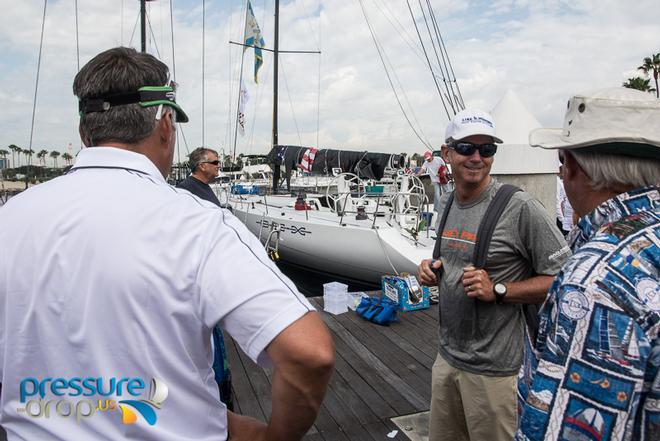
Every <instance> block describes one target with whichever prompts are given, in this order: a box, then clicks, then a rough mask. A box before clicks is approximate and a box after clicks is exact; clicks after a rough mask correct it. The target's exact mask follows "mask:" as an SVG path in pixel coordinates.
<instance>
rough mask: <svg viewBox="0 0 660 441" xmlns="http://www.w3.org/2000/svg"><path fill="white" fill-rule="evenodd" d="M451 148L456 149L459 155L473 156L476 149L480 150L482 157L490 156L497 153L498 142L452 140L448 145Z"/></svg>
mask: <svg viewBox="0 0 660 441" xmlns="http://www.w3.org/2000/svg"><path fill="white" fill-rule="evenodd" d="M448 146H449V148H450V149H452V150H454V151H455V152H456V153H458V154H459V155H463V156H472V154H473V153H474V152H475V150H479V154H480V155H481V157H482V158H490V157H491V156H493V155H494V154H495V153H497V144H493V143H489V144H473V143H471V142H452V143H451V144H449V145H448Z"/></svg>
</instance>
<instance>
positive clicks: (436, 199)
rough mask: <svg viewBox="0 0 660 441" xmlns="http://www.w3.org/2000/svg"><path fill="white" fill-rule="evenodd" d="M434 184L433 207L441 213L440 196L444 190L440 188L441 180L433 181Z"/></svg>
mask: <svg viewBox="0 0 660 441" xmlns="http://www.w3.org/2000/svg"><path fill="white" fill-rule="evenodd" d="M432 184H433V209H434V210H435V212H436V213H438V215H440V196H442V191H441V190H440V183H439V182H432Z"/></svg>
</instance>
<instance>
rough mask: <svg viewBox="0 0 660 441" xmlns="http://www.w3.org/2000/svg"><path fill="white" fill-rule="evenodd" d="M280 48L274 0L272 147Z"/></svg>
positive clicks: (275, 141)
mask: <svg viewBox="0 0 660 441" xmlns="http://www.w3.org/2000/svg"><path fill="white" fill-rule="evenodd" d="M279 47H280V0H275V43H274V44H273V55H274V57H273V141H272V142H273V145H272V147H274V146H276V145H277V76H278V67H279V60H278V58H279Z"/></svg>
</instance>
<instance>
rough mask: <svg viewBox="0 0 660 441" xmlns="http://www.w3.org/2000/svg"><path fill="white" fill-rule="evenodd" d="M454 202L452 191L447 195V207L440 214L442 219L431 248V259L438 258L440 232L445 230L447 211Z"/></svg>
mask: <svg viewBox="0 0 660 441" xmlns="http://www.w3.org/2000/svg"><path fill="white" fill-rule="evenodd" d="M453 202H454V191H452V192H451V193H449V199H448V200H447V205H445V210H444V211H443V212H442V218H441V219H440V225H438V237H437V239H435V246H434V247H433V258H434V259H437V258H438V257H440V241H441V240H442V232H443V231H444V229H445V224H446V223H447V215H449V209H450V208H451V204H452V203H453Z"/></svg>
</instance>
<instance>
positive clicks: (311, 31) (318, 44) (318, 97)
mask: <svg viewBox="0 0 660 441" xmlns="http://www.w3.org/2000/svg"><path fill="white" fill-rule="evenodd" d="M300 4H301V5H302V7H303V11H304V14H305V17H309V16H310V14H309V12H308V10H307V7H306V6H305V2H301V3H300ZM320 9H321V0H319V19H318V23H319V38H318V40H317V39H316V35H314V29H313V28H312V24H311V22H310V21H309V20H305V21H307V24H308V26H309V34H310V35H312V36H313V37H314V42H315V43H316V48H317V50H318V51H319V62H318V74H317V75H318V79H317V84H318V87H317V91H316V147H317V148H318V146H319V132H320V130H321V128H320V127H321V110H320V109H321V39H322V33H321V11H320ZM298 137H299V138H300V134H299V135H298ZM300 144H301V145H302V142H301V143H300Z"/></svg>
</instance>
